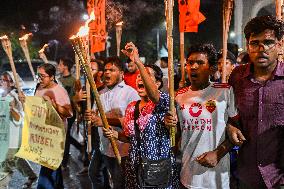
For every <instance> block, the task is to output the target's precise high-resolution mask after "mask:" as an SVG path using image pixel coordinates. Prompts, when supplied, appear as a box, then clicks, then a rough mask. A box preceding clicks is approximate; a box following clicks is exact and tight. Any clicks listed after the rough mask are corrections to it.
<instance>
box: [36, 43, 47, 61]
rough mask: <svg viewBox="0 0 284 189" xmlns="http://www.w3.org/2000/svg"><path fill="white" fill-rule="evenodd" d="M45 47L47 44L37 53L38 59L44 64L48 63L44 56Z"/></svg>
mask: <svg viewBox="0 0 284 189" xmlns="http://www.w3.org/2000/svg"><path fill="white" fill-rule="evenodd" d="M46 47H48V45H47V44H45V45H44V46H43V47H42V48H41V49H40V50H39V51H38V54H39V57H40V58H41V59H42V60H43V62H44V63H48V60H47V57H46V55H45V54H44V50H45V48H46Z"/></svg>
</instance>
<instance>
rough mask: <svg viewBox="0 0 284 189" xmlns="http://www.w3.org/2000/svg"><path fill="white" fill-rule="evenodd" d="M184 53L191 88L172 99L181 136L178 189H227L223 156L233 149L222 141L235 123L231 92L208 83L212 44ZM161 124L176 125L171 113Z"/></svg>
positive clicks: (227, 161) (214, 66)
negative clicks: (228, 128) (179, 186)
mask: <svg viewBox="0 0 284 189" xmlns="http://www.w3.org/2000/svg"><path fill="white" fill-rule="evenodd" d="M188 54H189V55H188V59H187V63H186V72H187V74H188V77H189V79H190V82H191V86H189V87H185V88H182V89H180V90H179V91H178V92H177V93H176V97H175V100H176V102H177V105H178V108H177V113H178V115H179V123H180V135H179V134H178V136H181V137H180V140H181V152H182V164H181V172H180V181H181V184H182V186H181V188H190V189H193V188H200V189H201V188H202V189H205V188H210V189H219V188H222V189H229V188H230V187H229V177H230V172H229V171H230V158H229V155H226V154H227V153H228V152H229V150H230V149H231V148H232V147H233V146H232V145H231V144H230V142H229V140H228V139H226V138H225V134H226V130H225V129H226V127H227V125H228V124H229V123H230V124H236V123H238V111H237V108H236V107H235V103H234V93H233V89H232V87H231V86H229V85H228V84H220V83H211V82H210V80H209V78H210V75H211V74H212V73H214V72H215V71H216V69H217V62H216V58H217V57H216V55H217V53H216V50H215V48H214V47H213V45H211V44H200V45H194V46H192V47H190V48H189V53H188ZM228 120H230V122H228ZM165 123H166V126H168V127H175V126H176V124H177V118H176V115H175V113H174V112H169V115H167V116H166V117H165Z"/></svg>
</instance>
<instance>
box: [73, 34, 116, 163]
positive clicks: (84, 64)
mask: <svg viewBox="0 0 284 189" xmlns="http://www.w3.org/2000/svg"><path fill="white" fill-rule="evenodd" d="M70 40H71V42H72V45H73V48H74V51H75V53H76V54H77V55H78V57H79V59H80V65H81V68H82V70H83V71H84V73H85V75H86V77H87V79H88V81H89V82H90V86H91V89H92V91H93V93H94V97H95V101H96V104H97V108H98V110H99V113H100V115H101V119H102V122H103V127H104V128H106V129H108V128H109V124H108V121H107V118H106V115H105V112H104V109H103V105H102V103H101V99H100V95H99V93H98V90H97V87H96V83H95V82H94V79H93V76H92V74H91V71H90V68H89V66H87V59H86V56H84V54H83V53H84V51H85V50H84V49H82V46H83V45H82V43H81V40H80V39H79V37H71V38H70ZM110 143H111V146H112V148H113V151H114V154H115V156H116V158H117V161H118V163H119V164H121V156H120V154H119V151H118V148H117V145H116V140H115V139H114V138H111V139H110Z"/></svg>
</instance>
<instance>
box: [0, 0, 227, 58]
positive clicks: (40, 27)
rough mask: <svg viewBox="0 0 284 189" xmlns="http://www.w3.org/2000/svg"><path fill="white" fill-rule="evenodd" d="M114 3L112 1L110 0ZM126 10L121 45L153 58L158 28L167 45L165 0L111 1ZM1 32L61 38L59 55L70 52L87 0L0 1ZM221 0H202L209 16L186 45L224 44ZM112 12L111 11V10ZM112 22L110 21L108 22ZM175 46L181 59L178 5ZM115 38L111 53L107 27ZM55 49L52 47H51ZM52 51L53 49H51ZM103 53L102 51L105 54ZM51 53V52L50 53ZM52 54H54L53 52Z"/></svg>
mask: <svg viewBox="0 0 284 189" xmlns="http://www.w3.org/2000/svg"><path fill="white" fill-rule="evenodd" d="M109 2H111V1H109ZM112 2H114V5H116V6H117V7H119V6H121V10H122V11H123V21H125V23H126V24H125V26H124V30H123V37H122V45H124V43H125V42H127V41H130V40H131V41H134V42H135V43H136V44H137V46H138V47H139V49H140V51H141V54H142V55H143V56H146V57H147V58H149V60H152V59H154V58H155V56H156V54H157V53H156V52H154V51H156V49H155V48H156V33H157V29H159V33H160V47H161V45H163V44H164V45H165V42H166V38H165V36H166V32H165V27H164V26H163V22H164V20H165V18H164V0H112ZM0 4H1V6H0V33H1V35H2V34H4V33H5V34H7V35H10V34H11V33H13V34H14V35H15V34H17V35H22V34H24V33H28V32H32V33H33V34H34V37H33V39H32V41H33V45H35V46H37V47H41V46H42V45H43V44H44V43H48V42H49V41H50V40H57V41H59V44H60V45H59V46H60V48H59V51H60V52H59V54H60V53H68V52H71V51H72V49H71V50H70V43H69V42H68V38H69V37H70V36H71V35H72V34H74V33H76V32H77V30H78V28H79V26H80V25H82V24H83V22H84V21H83V20H82V18H81V17H82V14H83V13H84V12H86V9H85V5H86V1H79V0H1V1H0ZM221 9H222V1H221V0H218V1H215V0H214V1H213V0H201V7H200V12H202V13H203V14H204V15H205V17H206V18H207V19H206V20H205V21H204V22H203V23H201V24H200V26H199V32H198V33H186V34H185V47H186V48H188V46H190V44H193V43H201V42H212V43H213V44H214V45H215V46H216V47H217V48H220V47H221V44H222V11H221ZM109 13H110V12H109ZM109 23H111V22H109ZM174 25H175V26H174V27H175V28H174V31H173V34H174V48H175V57H176V58H178V46H179V31H178V4H177V1H175V7H174ZM108 32H109V35H110V36H111V37H112V39H111V43H112V47H111V55H114V54H115V35H114V28H113V26H108ZM51 48H52V47H51ZM51 51H52V50H51ZM102 55H103V53H102ZM48 56H49V55H48ZM50 57H53V55H51V56H50Z"/></svg>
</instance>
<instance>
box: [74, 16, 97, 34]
mask: <svg viewBox="0 0 284 189" xmlns="http://www.w3.org/2000/svg"><path fill="white" fill-rule="evenodd" d="M92 20H95V13H94V11H92V12H91V14H90V18H89V19H88V20H87V21H86V22H85V25H84V26H81V27H80V29H79V32H78V33H77V36H78V37H83V36H87V35H88V34H89V23H90V22H91V21H92Z"/></svg>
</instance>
